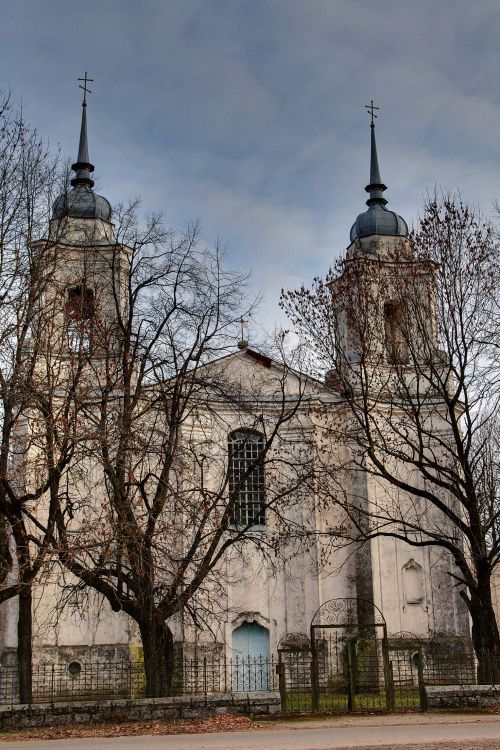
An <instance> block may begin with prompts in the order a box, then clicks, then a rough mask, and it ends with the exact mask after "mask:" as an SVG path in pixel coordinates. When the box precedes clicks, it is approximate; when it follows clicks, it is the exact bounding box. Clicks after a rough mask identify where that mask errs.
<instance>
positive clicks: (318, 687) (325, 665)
mask: <svg viewBox="0 0 500 750" xmlns="http://www.w3.org/2000/svg"><path fill="white" fill-rule="evenodd" d="M311 657H312V658H311V708H312V711H313V712H317V711H340V712H345V711H355V710H357V709H361V710H370V711H374V710H385V709H390V708H392V707H393V700H392V696H393V691H392V685H391V675H390V667H389V654H388V648H387V628H386V624H385V619H384V616H383V615H382V612H381V611H380V610H379V609H378V608H377V607H376V606H375V605H374V604H373V602H370V601H368V600H365V599H353V598H345V599H344V598H343V599H331V600H330V601H328V602H325V604H323V605H322V606H321V607H320V608H319V609H318V610H317V612H316V613H315V615H314V617H313V619H312V622H311Z"/></svg>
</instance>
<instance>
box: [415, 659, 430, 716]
mask: <svg viewBox="0 0 500 750" xmlns="http://www.w3.org/2000/svg"><path fill="white" fill-rule="evenodd" d="M417 670H418V697H419V699H420V710H421V711H427V709H428V708H429V706H428V703H427V692H426V690H425V683H424V659H423V656H422V646H419V647H418V665H417Z"/></svg>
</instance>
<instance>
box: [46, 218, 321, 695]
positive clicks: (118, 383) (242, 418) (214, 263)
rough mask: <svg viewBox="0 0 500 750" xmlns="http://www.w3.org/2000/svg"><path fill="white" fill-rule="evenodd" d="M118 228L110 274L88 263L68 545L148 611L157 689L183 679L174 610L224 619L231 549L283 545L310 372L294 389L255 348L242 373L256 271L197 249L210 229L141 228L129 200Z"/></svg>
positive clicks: (88, 577)
mask: <svg viewBox="0 0 500 750" xmlns="http://www.w3.org/2000/svg"><path fill="white" fill-rule="evenodd" d="M119 227H120V228H119V229H118V232H117V238H116V248H115V251H114V252H113V253H112V254H111V255H108V256H107V261H106V263H107V267H106V268H105V269H104V270H103V268H101V270H100V272H99V274H100V279H101V281H99V279H95V278H93V275H92V274H93V271H92V267H91V265H90V264H89V267H88V274H89V276H88V278H87V279H85V282H84V286H86V288H88V289H90V288H93V289H96V288H97V289H99V291H98V292H97V293H95V295H94V300H95V302H94V307H93V312H92V317H91V321H90V328H89V329H87V343H86V346H87V350H88V351H87V365H86V368H87V373H88V378H89V382H91V381H92V383H93V386H92V395H91V397H88V399H87V404H86V428H85V429H86V433H87V439H86V440H85V443H84V444H83V443H82V445H81V451H82V454H81V462H80V463H79V464H78V466H79V467H81V468H79V469H78V471H80V474H77V473H76V472H75V474H74V475H73V480H72V496H71V505H72V510H73V519H72V520H71V519H70V518H69V516H68V514H67V513H65V502H66V500H65V498H63V497H62V496H61V498H60V512H59V516H58V549H59V554H60V558H61V561H62V562H63V564H64V565H65V566H66V567H67V568H68V569H69V570H70V571H71V572H72V573H73V574H74V575H75V576H77V577H78V578H79V579H80V581H82V582H83V583H84V584H85V585H86V586H89V587H92V588H94V589H95V590H97V591H98V592H100V593H101V594H102V595H103V596H104V597H105V598H106V599H107V600H108V601H109V603H110V604H111V607H112V608H113V610H115V611H118V610H123V611H124V612H125V613H127V614H128V615H129V616H130V617H131V618H133V620H134V621H135V622H136V623H137V624H138V627H139V631H140V635H141V639H142V644H143V650H144V666H145V673H146V683H147V692H148V695H150V696H160V695H168V694H169V693H170V692H171V688H172V670H173V661H172V660H173V636H172V631H171V627H170V625H169V622H168V621H169V619H170V618H172V617H173V616H175V615H179V614H180V613H181V612H185V613H189V614H190V615H191V616H192V619H193V622H194V623H195V624H199V623H200V622H203V621H204V619H205V618H213V617H215V616H216V614H217V610H218V608H220V603H221V595H222V591H223V588H224V586H223V583H222V578H223V571H222V564H221V563H222V561H223V560H224V558H225V557H227V555H228V554H229V552H230V550H233V551H235V552H236V551H237V552H238V554H243V551H244V550H245V549H248V548H249V547H251V546H254V547H258V548H259V549H260V550H261V551H262V552H264V553H266V551H267V552H271V551H273V553H274V552H275V551H276V550H277V549H278V547H279V544H280V543H281V536H280V533H279V532H280V530H282V529H283V528H284V527H286V526H287V524H289V517H291V516H292V515H293V508H295V507H296V505H297V503H298V501H299V495H300V486H301V477H302V475H303V474H304V472H305V471H306V470H307V469H306V464H305V462H303V461H297V460H296V456H294V455H293V453H294V450H295V447H294V444H293V443H290V442H288V443H287V442H286V440H283V439H282V437H281V430H282V428H283V427H285V426H286V425H287V424H292V423H294V422H295V423H296V422H297V420H298V413H299V407H300V405H301V400H302V394H303V390H304V384H303V383H302V381H301V380H300V378H299V376H298V375H296V374H293V377H294V378H295V387H294V389H292V390H293V392H288V393H287V388H288V390H289V378H290V377H292V373H291V372H290V370H289V369H287V368H285V367H284V366H276V365H273V363H272V362H271V360H270V359H268V358H267V357H262V356H260V355H257V354H255V353H254V354H253V355H252V354H249V355H248V354H245V353H244V352H243V351H241V352H240V354H239V356H240V359H242V358H244V357H249V358H250V360H249V361H250V362H251V363H252V365H254V366H255V371H256V373H255V376H254V377H253V376H252V378H250V380H252V382H248V372H247V371H245V368H244V367H243V368H242V371H241V372H240V373H239V374H236V375H235V369H234V367H231V363H232V362H233V361H234V358H235V357H237V356H238V355H237V354H236V355H235V354H233V355H232V356H231V355H229V352H230V351H231V349H232V351H233V352H234V344H235V340H236V339H235V331H236V330H238V328H239V326H238V325H237V321H238V319H239V318H240V317H241V313H242V309H243V308H242V293H243V290H244V285H245V278H244V277H242V276H240V275H239V274H234V273H230V272H228V271H226V270H224V268H223V266H222V262H221V255H220V251H219V249H218V248H216V249H215V250H213V251H211V250H206V249H203V248H201V247H200V245H199V238H198V234H199V230H198V227H197V226H191V227H188V229H187V230H186V231H185V232H184V233H183V234H181V235H177V234H174V233H172V232H169V231H165V230H164V229H163V227H162V225H161V222H160V220H159V219H158V218H156V217H153V218H152V219H150V221H149V224H148V227H147V229H146V231H145V232H143V233H142V234H140V233H139V231H138V229H137V222H136V217H135V208H134V207H132V208H131V209H127V210H125V211H122V212H121V215H120V216H119ZM102 279H107V282H105V283H104V282H103V281H102ZM99 285H100V286H99ZM229 346H230V347H231V348H230V349H228V347H229ZM252 356H253V359H252ZM240 367H241V363H240ZM237 371H238V365H237V366H236V372H237ZM287 383H288V386H287ZM79 400H80V401H81V400H82V399H79ZM235 426H236V427H241V429H240V430H236V431H235ZM228 431H232V433H231V434H232V439H231V440H230V441H229V446H228ZM278 446H279V448H280V449H279V450H278ZM247 448H250V449H251V450H249V451H247ZM228 450H229V455H230V458H229V461H230V462H231V461H232V462H233V466H232V469H230V470H229V471H228ZM236 463H237V464H238V471H236V470H235V464H236ZM264 468H265V469H266V487H265V493H264V491H263V490H264V487H263V476H264ZM287 512H288V514H289V517H287ZM264 523H265V526H266V528H265V529H264V528H263V525H264ZM72 532H74V533H72Z"/></svg>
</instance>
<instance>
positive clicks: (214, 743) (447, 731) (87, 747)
mask: <svg viewBox="0 0 500 750" xmlns="http://www.w3.org/2000/svg"><path fill="white" fill-rule="evenodd" d="M263 726H264V728H263V729H261V730H257V731H249V732H227V733H214V734H202V735H166V736H158V735H156V736H153V737H151V736H134V737H113V738H102V737H99V738H82V739H73V738H72V739H62V740H30V741H27V742H24V741H23V742H14V743H9V745H11V746H13V748H14V749H15V750H49V748H50V749H51V750H341V749H342V750H347V748H357V749H358V750H371V749H372V748H373V749H375V748H377V749H378V750H393V748H398V747H406V748H409V750H455V748H456V750H500V716H487V715H466V716H455V715H448V716H446V715H430V716H425V715H407V716H365V717H352V718H349V719H346V718H341V719H335V718H332V719H323V720H316V721H301V722H272V723H269V724H265V725H263ZM6 750H7V748H6Z"/></svg>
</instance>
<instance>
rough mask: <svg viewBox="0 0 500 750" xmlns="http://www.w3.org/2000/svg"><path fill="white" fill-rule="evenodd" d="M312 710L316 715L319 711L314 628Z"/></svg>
mask: <svg viewBox="0 0 500 750" xmlns="http://www.w3.org/2000/svg"><path fill="white" fill-rule="evenodd" d="M311 709H312V712H313V713H314V714H315V713H317V712H318V711H319V673H318V650H317V648H316V639H315V637H314V628H313V627H311Z"/></svg>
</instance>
